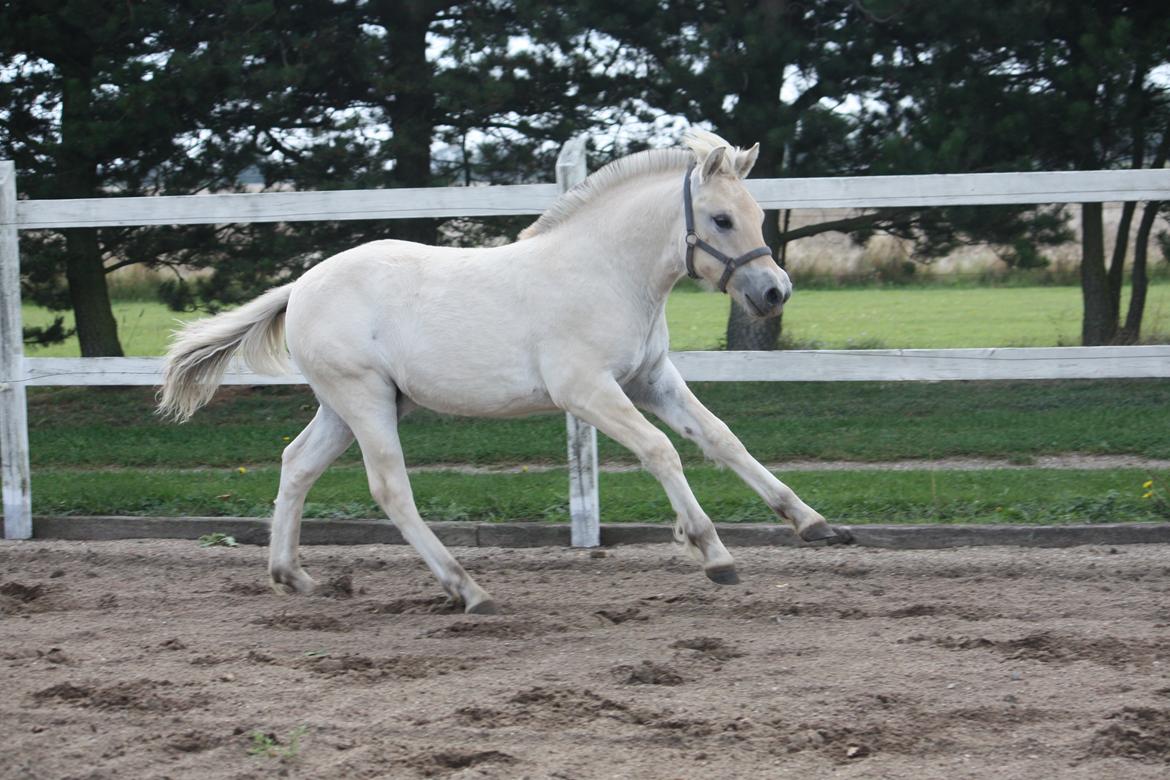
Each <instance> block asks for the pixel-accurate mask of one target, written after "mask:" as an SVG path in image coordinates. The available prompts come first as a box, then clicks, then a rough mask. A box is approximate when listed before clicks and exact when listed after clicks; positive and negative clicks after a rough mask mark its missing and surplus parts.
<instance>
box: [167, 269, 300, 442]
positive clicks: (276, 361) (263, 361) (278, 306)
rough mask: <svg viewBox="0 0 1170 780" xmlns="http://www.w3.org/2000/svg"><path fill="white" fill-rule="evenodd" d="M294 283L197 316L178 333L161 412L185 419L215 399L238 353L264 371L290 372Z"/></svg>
mask: <svg viewBox="0 0 1170 780" xmlns="http://www.w3.org/2000/svg"><path fill="white" fill-rule="evenodd" d="M291 294H292V284H291V283H290V284H286V285H284V286H283V287H277V288H275V289H272V290H269V291H268V292H266V293H264V294H263V295H261V296H260V297H259V298H256V299H255V300H253V301H251V302H249V303H246V304H244V305H243V306H241V307H240V308H238V309H234V310H232V311H229V312H225V313H223V314H218V315H216V316H214V317H209V318H207V319H204V320H196V321H195V322H190V323H188V324H186V325H184V326H183V327H182V328H181V329H180V330H178V331H177V332H176V333H175V337H174V340H173V341H172V343H171V348H170V349H169V350H168V351H167V356H166V360H165V362H164V363H163V381H162V388H161V389H160V390H159V402H158V413H159V414H161V415H163V416H164V417H171V418H173V419H175V420H178V421H179V422H185V421H186V420H188V419H189V418H190V417H191V415H193V414H195V411H196V410H197V409H199V408H200V407H201V406H203V405H204V404H206V403H207V402H208V401H210V400H211V396H213V395H214V394H215V389H216V387H218V386H219V383H220V382H221V381H222V380H223V374H224V372H225V371H226V370H227V367H228V362H229V361H230V360H231V358H232V356H233V355H235V354H236V353H237V352H238V353H239V354H240V357H242V358H243V359H244V362H245V363H247V364H248V366H249V367H250V368H251V369H252V370H253V371H256V372H258V373H261V374H283V373H286V372H287V371H288V354H287V353H286V352H285V347H284V312H285V309H286V308H288V299H289V296H290V295H291Z"/></svg>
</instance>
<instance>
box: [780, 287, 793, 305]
mask: <svg viewBox="0 0 1170 780" xmlns="http://www.w3.org/2000/svg"><path fill="white" fill-rule="evenodd" d="M791 297H792V288H791V287H789V288H788V289H787V290H785V291H784V298H783V299H782V302H783V303H788V299H789V298H791Z"/></svg>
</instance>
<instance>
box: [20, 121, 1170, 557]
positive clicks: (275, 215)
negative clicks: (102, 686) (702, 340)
mask: <svg viewBox="0 0 1170 780" xmlns="http://www.w3.org/2000/svg"><path fill="white" fill-rule="evenodd" d="M585 175H586V166H585V144H584V139H583V138H578V139H574V140H573V141H570V142H569V143H567V144H566V145H565V146H564V148H563V149H562V150H561V154H560V157H559V158H558V160H557V169H556V179H557V180H556V183H555V184H523V185H506V186H493V187H446V188H428V189H397V190H357V191H334V192H276V193H258V194H219V195H193V196H172V197H109V198H87V199H79V200H18V199H17V195H16V192H17V190H16V175H15V168H14V165H13V163H11V162H2V161H0V465H2V469H3V504H4V535H5V537H6V538H9V539H26V538H29V537H31V536H32V513H31V492H30V489H29V459H28V424H27V406H26V400H25V388H26V387H29V386H44V385H156V384H158V382H159V379H160V376H161V359H160V358H26V357H24V352H23V344H22V338H21V315H20V257H19V252H18V242H17V236H18V231H20V230H38V229H57V228H67V227H109V226H128V225H191V224H224V223H237V222H296V221H308V220H352V219H401V218H406V217H452V216H497V215H507V214H531V215H535V214H539V213H541V212H543V211H544V210H545V209H546V208H547V207H548V206H549V205H550V204H551V203H552V202H553V200H555V199H556V197H557V196H558V195H559V194H560V193H561V192H563V191H564V190H565V189H567V188H568V187H571V186H572V185H573V184H575V183H576V182H578V181H580V180H581V179H583V178H584V177H585ZM747 185H748V189H749V190H750V191H751V193H752V194H753V195H754V196H755V197H756V199H757V200H758V201H759V203H760V205H761V206H763V207H764V208H766V209H775V208H877V207H884V206H901V207H908V206H911V207H913V206H957V205H992V204H1033V203H1084V202H1111V201H1141V200H1167V199H1170V169H1158V170H1136V171H1076V172H1050V173H984V174H952V175H931V176H873V177H860V178H849V177H840V178H828V179H753V180H749V181H748V182H747ZM671 358H672V360H673V361H674V362H675V364H676V365H677V366H678V367H679V370H680V371H681V372H682V374H683V376H684V377H685V378H686V379H687V380H689V381H699V380H701V381H728V382H729V381H766V382H782V381H793V382H795V381H801V382H807V381H940V380H972V379H1094V378H1114V379H1116V378H1128V377H1170V346H1138V347H1061V348H1042V349H995V348H991V349H897V350H886V349H882V350H815V351H790V352H681V353H674V354H672V356H671ZM224 382H225V384H248V385H261V384H301V383H303V382H304V379H303V377H301V376H300V375H299V374H290V375H287V376H279V377H269V376H263V375H256V374H252V373H251V372H249V371H247V370H245V369H243V368H240V367H233V368H232V369H231V370H229V372H228V374H227V376H226V377H225V379H224ZM567 428H568V440H569V447H568V449H569V485H570V488H569V494H570V515H571V520H572V544H573V545H574V546H580V547H592V546H596V545H597V544H598V543H599V527H600V526H599V518H600V503H599V497H598V490H597V434H596V431H595V430H594V429H593V428H592V427H591V426H589V425H587V424H585V423H582V422H580V421H578V420H575V419H574V418H572V417H571V416H570V417H569V418H568V420H567Z"/></svg>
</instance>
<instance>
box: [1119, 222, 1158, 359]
mask: <svg viewBox="0 0 1170 780" xmlns="http://www.w3.org/2000/svg"><path fill="white" fill-rule="evenodd" d="M1161 207H1162V203H1161V201H1156V200H1154V201H1150V202H1149V203H1147V204H1146V208H1145V210H1144V211H1142V219H1141V222H1139V223H1138V230H1137V237H1136V238H1135V239H1134V246H1133V276H1132V279H1133V290H1132V291H1131V292H1130V295H1129V311H1127V312H1126V314H1125V325H1124V326H1123V327H1122V328H1121V332H1120V333H1119V334H1118V337H1117V340H1118V341H1120V342H1121V343H1122V344H1136V343H1137V341H1138V339H1140V338H1141V334H1142V317H1143V316H1144V315H1145V312H1146V293H1147V292H1148V291H1149V289H1150V276H1149V273H1148V270H1147V269H1148V257H1149V253H1150V233H1151V232H1152V231H1153V229H1154V220H1156V219H1157V218H1158V210H1159V209H1160V208H1161Z"/></svg>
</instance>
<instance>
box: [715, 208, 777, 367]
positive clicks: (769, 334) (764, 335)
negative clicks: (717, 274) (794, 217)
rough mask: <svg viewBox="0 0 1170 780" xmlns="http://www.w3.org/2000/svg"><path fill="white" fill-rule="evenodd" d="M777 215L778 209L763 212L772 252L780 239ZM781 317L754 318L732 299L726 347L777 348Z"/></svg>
mask: <svg viewBox="0 0 1170 780" xmlns="http://www.w3.org/2000/svg"><path fill="white" fill-rule="evenodd" d="M779 216H780V212H778V211H768V212H765V213H764V243H766V244H767V245H768V246H770V247H773V252H774V251H775V247H776V245H777V244H778V243H779V239H780V223H779ZM729 297H730V296H729ZM783 319H784V318H783V315H781V316H780V317H774V318H772V319H768V320H759V319H755V318H753V317H752V316H751V315H750V314H748V313H747V312H746V311H744V309H743V307H742V306H740V305H739V304H738V303H736V302H735V300H734V299H732V301H731V311H730V313H729V314H728V316H727V348H728V349H730V350H743V349H751V350H768V349H778V348H779V342H780V333H781V331H782V330H783V328H784V322H783Z"/></svg>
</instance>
